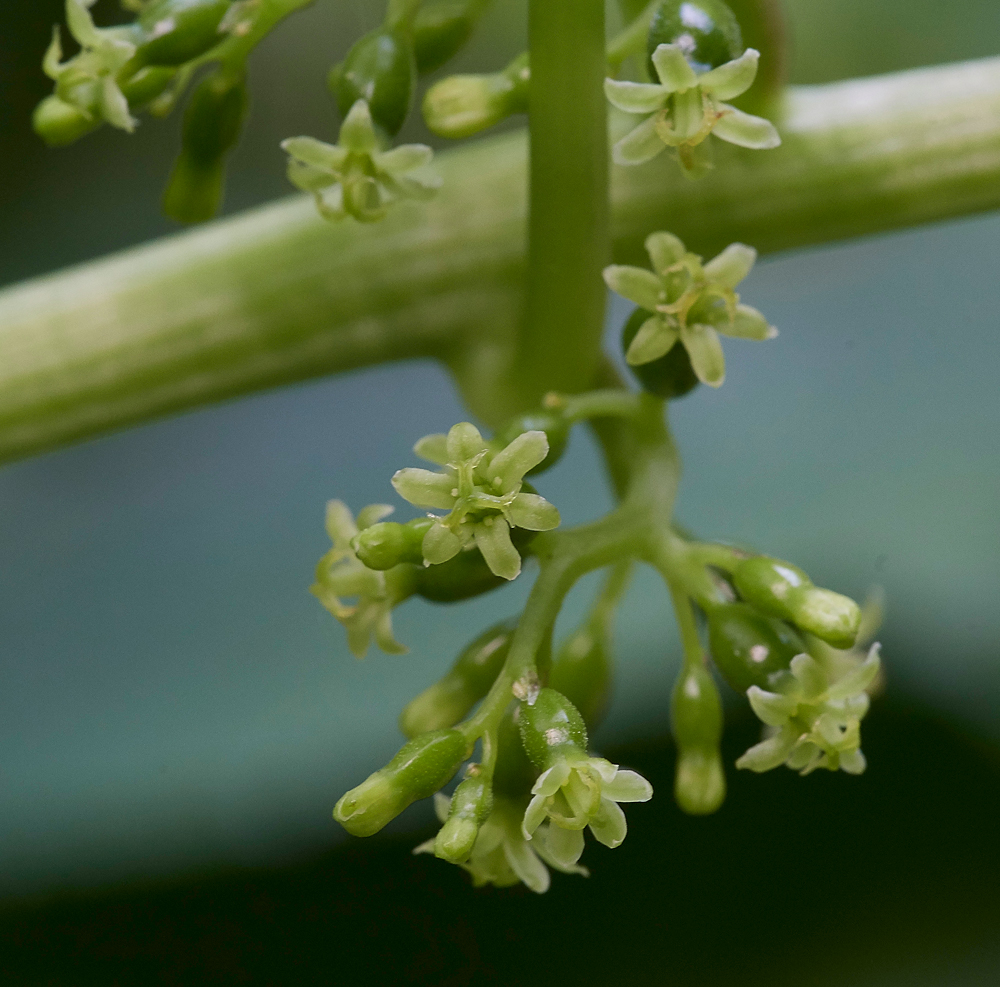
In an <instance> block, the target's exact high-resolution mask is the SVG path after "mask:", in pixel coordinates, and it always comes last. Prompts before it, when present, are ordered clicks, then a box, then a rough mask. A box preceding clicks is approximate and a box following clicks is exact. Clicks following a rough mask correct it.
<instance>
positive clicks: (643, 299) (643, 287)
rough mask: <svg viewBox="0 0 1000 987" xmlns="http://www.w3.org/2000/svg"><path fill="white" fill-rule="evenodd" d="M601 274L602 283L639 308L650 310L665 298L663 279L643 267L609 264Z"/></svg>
mask: <svg viewBox="0 0 1000 987" xmlns="http://www.w3.org/2000/svg"><path fill="white" fill-rule="evenodd" d="M603 274H604V283H605V284H606V285H607V286H608V287H609V288H610V289H611V290H612V291H613V292H615V293H616V294H618V295H621V296H622V298H627V299H628V300H629V301H630V302H635V304H636V305H638V306H639V307H640V308H645V309H649V310H650V311H652V310H654V309H655V308H656V306H657V305H659V304H660V303H661V302H662V301H664V300H665V298H666V294H665V292H664V290H663V281H662V280H661V279H660V278H659V277H657V276H656V275H655V274H654V273H653V272H652V271H647V270H646V269H645V268H642V267H628V266H626V265H623V264H611V265H609V266H608V267H606V268H604V271H603Z"/></svg>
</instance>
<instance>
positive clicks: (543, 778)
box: [531, 760, 570, 797]
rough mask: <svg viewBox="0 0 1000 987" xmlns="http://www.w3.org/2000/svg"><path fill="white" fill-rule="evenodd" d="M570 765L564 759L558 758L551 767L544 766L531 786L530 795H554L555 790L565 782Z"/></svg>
mask: <svg viewBox="0 0 1000 987" xmlns="http://www.w3.org/2000/svg"><path fill="white" fill-rule="evenodd" d="M569 773H570V766H569V765H568V764H567V763H566V761H565V760H559V761H557V762H556V763H555V764H553V765H552V767H551V768H546V769H545V770H544V771H543V772H542V773H541V774H540V775H539V776H538V778H537V779H535V784H534V785H532V786H531V794H532V795H544V796H546V797H548V796H550V795H555V793H556V792H558V791H559V789H560V788H562V786H563V785H565V784H566V779H567V778H569Z"/></svg>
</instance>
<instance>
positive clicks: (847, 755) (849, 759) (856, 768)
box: [840, 750, 868, 775]
mask: <svg viewBox="0 0 1000 987" xmlns="http://www.w3.org/2000/svg"><path fill="white" fill-rule="evenodd" d="M867 767H868V762H867V761H866V760H865V756H864V754H862V753H861V751H860V750H853V751H842V752H841V755H840V769H841V771H846V772H847V773H848V774H849V775H860V774H864V771H865V768H867Z"/></svg>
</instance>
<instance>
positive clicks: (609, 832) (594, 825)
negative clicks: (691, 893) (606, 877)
mask: <svg viewBox="0 0 1000 987" xmlns="http://www.w3.org/2000/svg"><path fill="white" fill-rule="evenodd" d="M661 47H662V46H661ZM590 831H591V832H592V833H593V834H594V836H595V837H596V838H597V839H598V840H599V841H600V842H601V843H603V844H604V845H605V846H608V847H611V848H612V849H614V848H615V847H616V846H621V844H622V841H623V840H624V839H625V834H626V833H627V832H628V825H627V824H626V822H625V813H624V812H622V810H621V807H620V806H619V805H618V803H617V802H612V801H611V799H601V807H600V808H599V809H598V810H597V813H596V815H595V816H594V818H593V819H591V820H590Z"/></svg>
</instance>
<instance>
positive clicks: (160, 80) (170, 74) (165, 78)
mask: <svg viewBox="0 0 1000 987" xmlns="http://www.w3.org/2000/svg"><path fill="white" fill-rule="evenodd" d="M176 76H177V70H176V69H170V68H161V67H159V66H155V65H150V66H147V67H146V68H142V69H139V71H138V72H136V73H135V75H133V76H132V77H131V78H130V79H129V80H128V81H127V82H123V83H121V91H122V93H124V95H125V98H126V99H127V100H128V105H129V109H131V110H138V109H141V108H142V107H144V106H146V105H147V104H149V103H151V102H152V101H153V100H154V99H156V98H157V97H158V96H160V95H162V94H163V93H164V92H166V90H167V88H168V87H169V86H170V84H171V83H172V82H173V81H174V79H175V78H176Z"/></svg>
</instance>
